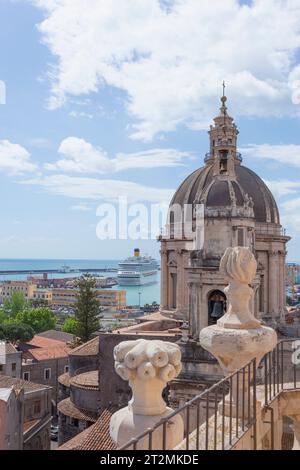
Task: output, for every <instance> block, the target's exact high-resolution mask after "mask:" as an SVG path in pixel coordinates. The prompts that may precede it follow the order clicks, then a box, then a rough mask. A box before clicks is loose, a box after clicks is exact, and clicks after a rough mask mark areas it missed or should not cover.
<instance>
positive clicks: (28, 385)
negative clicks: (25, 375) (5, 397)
mask: <svg viewBox="0 0 300 470" xmlns="http://www.w3.org/2000/svg"><path fill="white" fill-rule="evenodd" d="M13 386H15V387H16V388H23V389H24V392H25V393H28V392H34V391H36V390H41V389H50V388H51V387H48V385H41V384H35V383H33V382H28V381H27V380H22V379H15V378H13V377H8V376H7V375H0V388H9V387H13Z"/></svg>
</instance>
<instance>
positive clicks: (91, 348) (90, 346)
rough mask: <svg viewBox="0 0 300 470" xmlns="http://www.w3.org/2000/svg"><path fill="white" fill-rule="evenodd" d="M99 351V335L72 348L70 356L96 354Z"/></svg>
mask: <svg viewBox="0 0 300 470" xmlns="http://www.w3.org/2000/svg"><path fill="white" fill-rule="evenodd" d="M98 353H99V336H96V338H93V339H91V340H90V341H88V342H87V343H84V344H81V345H80V346H78V347H77V348H75V349H72V350H71V352H70V356H96V355H97V354H98Z"/></svg>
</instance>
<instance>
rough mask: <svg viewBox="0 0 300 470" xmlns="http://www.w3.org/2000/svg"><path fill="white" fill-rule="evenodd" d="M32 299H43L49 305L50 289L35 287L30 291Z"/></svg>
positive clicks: (50, 300) (50, 301) (50, 299)
mask: <svg viewBox="0 0 300 470" xmlns="http://www.w3.org/2000/svg"><path fill="white" fill-rule="evenodd" d="M31 299H32V300H45V301H47V302H48V304H49V305H50V304H51V303H52V290H51V289H36V290H34V291H33V293H32V297H31Z"/></svg>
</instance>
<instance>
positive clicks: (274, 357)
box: [260, 338, 300, 406]
mask: <svg viewBox="0 0 300 470" xmlns="http://www.w3.org/2000/svg"><path fill="white" fill-rule="evenodd" d="M296 341H297V342H298V347H299V364H297V362H298V361H297V360H295V359H296V357H293V355H294V354H296V346H297V343H295V342H296ZM260 369H261V379H260V381H262V383H263V385H264V397H265V398H264V400H265V406H269V405H270V404H271V402H272V401H273V400H274V399H275V398H276V397H277V396H278V395H279V394H280V393H281V392H283V391H287V390H297V389H300V340H299V338H298V339H297V338H295V339H293V338H291V339H290V338H289V339H283V340H281V341H279V342H278V344H277V346H276V347H275V348H274V349H273V351H271V352H269V353H268V354H266V355H265V357H264V358H263V360H262V362H261V364H260Z"/></svg>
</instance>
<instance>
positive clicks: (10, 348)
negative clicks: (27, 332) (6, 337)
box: [5, 343, 18, 354]
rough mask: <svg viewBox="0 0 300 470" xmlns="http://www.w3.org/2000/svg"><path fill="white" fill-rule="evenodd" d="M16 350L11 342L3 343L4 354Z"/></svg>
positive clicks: (12, 352) (13, 352)
mask: <svg viewBox="0 0 300 470" xmlns="http://www.w3.org/2000/svg"><path fill="white" fill-rule="evenodd" d="M17 352H18V351H17V350H16V348H15V347H14V345H13V344H11V343H5V353H6V354H15V353H17Z"/></svg>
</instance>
